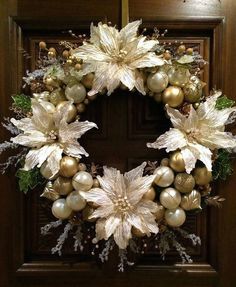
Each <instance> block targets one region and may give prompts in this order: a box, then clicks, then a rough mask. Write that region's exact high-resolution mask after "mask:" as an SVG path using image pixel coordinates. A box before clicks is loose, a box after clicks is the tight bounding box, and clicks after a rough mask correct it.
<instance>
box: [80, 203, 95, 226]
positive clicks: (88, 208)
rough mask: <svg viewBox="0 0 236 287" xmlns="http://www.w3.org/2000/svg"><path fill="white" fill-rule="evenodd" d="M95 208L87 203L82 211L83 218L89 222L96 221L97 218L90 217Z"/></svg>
mask: <svg viewBox="0 0 236 287" xmlns="http://www.w3.org/2000/svg"><path fill="white" fill-rule="evenodd" d="M94 210H95V209H94V208H92V207H91V206H89V205H86V206H85V208H84V209H83V211H82V216H83V220H85V221H88V222H95V221H96V220H97V219H96V218H89V217H90V216H91V215H92V214H93V212H94Z"/></svg>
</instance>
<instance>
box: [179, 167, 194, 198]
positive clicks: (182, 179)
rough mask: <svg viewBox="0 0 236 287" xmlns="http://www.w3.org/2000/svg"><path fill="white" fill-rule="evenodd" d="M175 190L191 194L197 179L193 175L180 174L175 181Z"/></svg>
mask: <svg viewBox="0 0 236 287" xmlns="http://www.w3.org/2000/svg"><path fill="white" fill-rule="evenodd" d="M174 186H175V188H176V189H177V190H178V191H180V192H183V193H188V192H191V191H192V190H193V188H194V186H195V179H194V177H193V176H192V175H191V174H187V173H185V172H183V173H178V174H177V175H176V177H175V181H174Z"/></svg>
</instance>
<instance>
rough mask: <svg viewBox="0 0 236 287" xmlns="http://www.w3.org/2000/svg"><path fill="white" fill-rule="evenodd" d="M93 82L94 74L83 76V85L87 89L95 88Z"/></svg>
mask: <svg viewBox="0 0 236 287" xmlns="http://www.w3.org/2000/svg"><path fill="white" fill-rule="evenodd" d="M93 80H94V74H93V73H89V74H87V75H85V76H83V78H82V80H81V83H82V84H83V85H84V86H85V88H87V89H91V88H92V86H93Z"/></svg>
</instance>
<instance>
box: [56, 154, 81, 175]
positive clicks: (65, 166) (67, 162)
mask: <svg viewBox="0 0 236 287" xmlns="http://www.w3.org/2000/svg"><path fill="white" fill-rule="evenodd" d="M77 171H78V162H77V160H76V159H75V158H73V157H71V156H63V158H62V159H61V161H60V171H59V172H60V175H61V176H64V177H72V176H74V175H75V174H76V172H77Z"/></svg>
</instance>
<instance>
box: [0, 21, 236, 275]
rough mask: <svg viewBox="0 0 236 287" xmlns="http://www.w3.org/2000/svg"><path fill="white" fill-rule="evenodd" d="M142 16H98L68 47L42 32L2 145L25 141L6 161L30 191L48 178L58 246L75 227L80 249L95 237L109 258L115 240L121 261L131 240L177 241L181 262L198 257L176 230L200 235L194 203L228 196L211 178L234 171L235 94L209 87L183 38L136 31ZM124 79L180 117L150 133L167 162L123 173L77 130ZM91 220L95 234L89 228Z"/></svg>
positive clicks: (160, 244) (141, 247) (135, 243)
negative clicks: (215, 190) (119, 22)
mask: <svg viewBox="0 0 236 287" xmlns="http://www.w3.org/2000/svg"><path fill="white" fill-rule="evenodd" d="M140 24H141V21H134V22H131V23H129V24H128V25H126V26H125V27H124V28H123V29H121V30H120V31H118V30H117V28H116V27H113V26H111V25H108V24H102V23H98V26H94V25H93V24H91V31H90V38H89V39H87V38H86V37H84V36H81V35H79V36H78V37H79V38H80V40H81V39H82V40H83V44H82V45H78V44H76V43H71V42H67V41H62V42H61V43H60V45H62V46H63V47H64V51H63V52H62V53H61V54H58V53H57V51H56V49H55V48H53V47H50V48H49V49H48V48H47V44H46V43H45V42H40V43H39V48H40V52H39V67H38V69H36V70H34V71H33V72H27V75H26V77H24V78H23V79H24V81H25V83H26V84H25V85H29V86H30V88H31V90H32V91H33V92H32V95H31V96H28V95H25V94H18V95H15V96H13V105H12V109H13V110H14V112H15V116H14V117H13V118H10V119H6V120H5V122H4V123H3V125H4V127H5V128H7V129H8V130H9V131H10V132H11V133H12V134H13V137H12V138H11V139H10V141H9V142H8V141H5V142H4V143H2V144H1V145H0V152H2V151H4V150H6V149H7V148H10V149H13V148H17V154H16V155H14V156H11V157H9V158H8V160H7V161H6V163H3V164H2V165H1V168H2V172H3V173H4V172H5V171H6V169H7V168H8V166H9V165H10V164H14V165H15V166H19V165H20V168H19V169H18V171H17V173H16V176H17V177H18V178H19V187H20V189H21V190H22V191H23V192H25V193H26V192H27V190H28V189H33V188H35V186H36V185H37V184H45V189H44V191H43V193H42V195H41V196H42V197H46V198H47V199H48V200H49V201H50V202H51V210H52V214H53V216H54V217H55V218H57V220H56V221H52V222H49V223H48V224H47V225H46V226H44V227H43V228H42V230H41V232H42V234H44V235H45V234H47V233H48V232H49V230H52V229H53V228H56V227H58V226H59V225H62V224H64V226H65V227H64V231H63V233H62V234H61V235H60V237H59V238H58V242H57V245H56V246H55V247H54V248H52V253H56V252H58V253H59V254H61V253H62V247H63V243H64V241H65V239H66V238H67V237H68V235H69V234H72V235H73V238H74V239H75V241H74V249H75V251H76V250H77V249H78V248H79V250H80V251H81V252H82V251H83V248H84V245H85V244H86V243H87V242H88V241H90V242H91V243H93V244H94V248H91V250H90V251H91V253H92V254H93V255H95V254H99V258H100V259H101V260H102V261H105V260H107V259H108V254H109V251H110V250H112V249H113V248H114V247H115V246H117V247H118V249H119V256H120V264H119V270H120V271H123V269H124V265H125V264H128V265H131V264H133V263H132V262H130V261H129V259H128V255H127V254H128V253H127V252H128V250H131V251H133V252H141V253H144V251H145V249H146V248H148V244H152V245H153V246H155V248H157V249H159V251H160V254H161V255H162V257H164V256H165V253H166V252H167V251H168V250H169V249H170V248H172V247H174V248H175V249H176V250H177V251H178V252H179V254H180V256H181V258H182V260H183V262H191V258H190V256H189V255H188V254H187V253H186V251H185V247H184V246H182V245H181V244H180V242H179V241H178V240H177V239H178V238H179V236H182V237H183V238H188V239H190V241H191V242H192V243H193V244H194V245H196V244H200V243H201V242H200V238H199V237H198V236H196V235H194V234H189V233H188V232H187V231H185V230H184V229H182V228H181V226H182V225H183V224H184V222H185V220H186V216H188V213H189V212H193V211H201V210H202V209H203V208H205V207H206V206H207V205H215V206H219V205H220V204H221V202H222V201H223V200H224V198H220V197H219V196H217V195H215V196H214V195H212V193H211V181H212V180H217V179H218V178H220V179H225V178H226V177H227V176H228V175H230V174H231V173H232V167H231V163H230V153H231V152H233V151H234V149H235V147H236V139H235V137H234V136H233V135H232V134H231V133H229V132H226V131H225V126H226V125H227V124H229V123H232V122H233V121H234V119H235V114H236V107H233V105H234V101H232V100H229V99H228V98H227V97H226V96H223V95H222V93H221V92H220V91H216V90H214V91H212V92H211V93H210V94H209V95H207V94H206V93H204V92H203V88H204V85H205V84H204V83H203V82H202V81H201V80H200V78H199V75H200V73H201V67H202V66H203V65H205V64H206V62H205V61H204V60H203V59H202V58H201V56H200V55H199V54H198V53H197V52H195V51H194V49H193V48H191V47H190V48H186V47H185V45H184V44H181V43H172V44H169V43H167V44H166V43H162V44H160V43H159V41H158V37H159V36H160V33H159V31H158V30H156V29H155V30H154V33H153V34H152V35H151V36H150V35H149V36H144V34H143V33H141V34H138V29H139V26H140ZM70 33H71V34H72V35H73V36H75V37H76V38H78V37H77V36H76V35H74V34H73V33H72V32H70ZM165 33H166V31H165V32H164V33H163V34H161V36H164V34H165ZM119 87H120V88H122V89H128V90H129V91H132V90H137V91H138V92H140V93H141V94H142V95H143V96H145V95H149V96H151V97H152V98H153V99H154V101H156V102H159V104H161V103H163V104H164V106H163V108H165V110H166V113H167V116H168V118H169V119H170V121H171V123H172V127H171V128H170V129H169V130H168V131H167V132H165V133H164V134H162V135H161V136H159V137H158V138H157V140H156V141H155V142H153V143H147V147H148V148H154V149H165V150H166V152H167V153H168V157H166V158H163V159H162V160H161V162H160V164H158V163H157V162H148V163H146V162H144V163H142V164H141V165H140V166H138V167H136V168H134V169H132V170H130V171H128V172H126V173H125V174H121V172H120V171H119V170H117V169H116V168H113V167H107V166H104V167H103V168H101V167H100V166H99V165H95V164H94V163H88V162H87V161H86V162H84V161H83V157H84V156H85V157H88V156H89V154H88V153H87V152H86V151H85V149H84V148H83V147H82V146H81V145H80V143H79V142H78V139H80V137H81V136H82V135H83V134H84V133H86V132H87V131H88V130H90V129H92V128H98V127H97V125H96V124H95V123H93V122H89V121H80V116H81V114H82V113H83V112H84V110H85V109H86V106H87V105H88V104H89V103H90V102H91V101H93V100H94V99H95V98H96V97H97V96H98V97H99V95H100V94H104V93H106V94H107V95H108V96H111V97H112V93H113V91H114V90H115V89H117V88H119ZM20 147H21V149H19V148H20ZM22 147H23V148H22ZM45 181H46V182H45ZM85 228H86V230H89V234H87V235H86V236H83V230H84V229H85ZM148 237H149V239H148V240H146V238H148ZM140 238H142V240H141V241H140Z"/></svg>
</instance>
